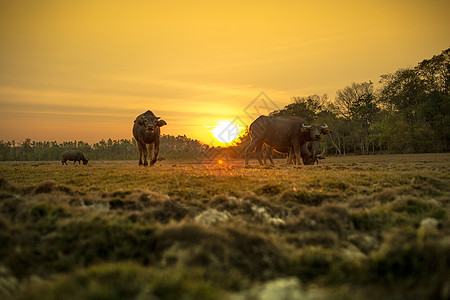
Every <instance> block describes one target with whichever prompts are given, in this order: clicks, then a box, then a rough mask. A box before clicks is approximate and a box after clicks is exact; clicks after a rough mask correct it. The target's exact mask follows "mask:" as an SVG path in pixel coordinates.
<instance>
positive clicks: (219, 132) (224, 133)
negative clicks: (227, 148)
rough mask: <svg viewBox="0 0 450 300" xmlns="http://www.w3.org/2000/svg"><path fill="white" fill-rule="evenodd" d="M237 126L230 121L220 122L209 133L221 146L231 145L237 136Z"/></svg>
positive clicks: (238, 129) (238, 130)
mask: <svg viewBox="0 0 450 300" xmlns="http://www.w3.org/2000/svg"><path fill="white" fill-rule="evenodd" d="M239 132H240V128H239V125H236V124H233V123H232V122H230V121H221V122H219V124H217V125H216V126H214V128H213V129H212V131H211V133H212V135H213V137H214V138H215V139H216V140H217V141H218V142H219V143H221V144H224V145H227V144H230V143H232V142H233V141H234V140H235V139H237V137H238V136H239Z"/></svg>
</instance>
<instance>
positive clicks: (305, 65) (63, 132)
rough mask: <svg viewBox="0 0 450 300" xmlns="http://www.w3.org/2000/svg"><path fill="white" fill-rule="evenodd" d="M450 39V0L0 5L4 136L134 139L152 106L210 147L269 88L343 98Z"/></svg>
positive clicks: (281, 101) (78, 0) (273, 93)
mask: <svg viewBox="0 0 450 300" xmlns="http://www.w3.org/2000/svg"><path fill="white" fill-rule="evenodd" d="M449 46H450V1H448V0H442V1H433V0H425V1H414V0H409V1H392V0H389V1H384V0H377V1H364V0H359V1H282V0H278V1H263V0H260V1H243V0H241V1H213V0H210V1H150V0H141V1H138V0H130V1H115V0H106V1H95V0H73V1H72V0H64V1H62V0H39V1H37V0H28V1H27V0H0V140H13V139H14V140H16V141H17V142H20V141H21V140H24V139H25V138H27V137H29V138H31V139H32V140H36V141H42V140H57V141H59V142H62V141H70V140H82V141H85V142H90V143H92V142H97V141H99V140H101V139H108V138H112V139H121V138H126V139H129V138H131V137H132V134H131V128H132V123H133V121H134V119H135V117H136V116H137V115H139V114H141V113H143V112H145V111H146V110H148V109H150V110H152V111H153V112H154V113H155V114H156V115H157V116H161V117H162V118H163V119H164V120H166V122H167V123H168V126H165V127H163V129H162V132H163V133H166V134H173V135H179V134H180V135H183V134H186V135H187V136H188V137H191V138H196V139H200V140H201V141H203V142H205V143H209V142H211V137H210V134H209V131H210V130H211V126H214V125H216V124H217V123H219V122H220V121H224V120H233V119H235V118H236V117H239V120H240V121H239V122H241V123H242V124H243V125H245V124H249V123H250V122H251V121H252V120H251V118H250V117H249V116H248V114H246V113H245V112H244V109H245V108H246V107H247V106H248V105H249V104H250V103H251V102H252V100H254V99H255V97H257V96H258V95H259V93H260V92H262V91H264V92H265V93H266V94H267V95H268V96H269V97H270V98H271V99H272V100H273V102H274V103H275V104H276V105H277V106H279V107H283V106H284V105H286V104H288V103H289V102H290V98H291V97H293V96H308V95H312V94H325V93H326V94H328V95H329V96H330V97H331V98H333V97H334V96H335V93H336V91H337V90H338V89H341V88H344V87H345V86H346V85H349V84H350V83H351V82H352V81H354V82H362V81H367V80H372V81H374V82H376V81H378V80H379V75H381V74H385V73H391V72H395V71H396V70H397V69H398V68H403V67H408V66H415V65H416V64H417V63H418V62H419V61H421V60H423V59H426V58H431V57H432V56H433V55H436V54H439V53H440V52H441V51H442V50H444V49H446V48H448V47H449ZM261 113H265V114H266V113H267V111H264V110H262V111H261Z"/></svg>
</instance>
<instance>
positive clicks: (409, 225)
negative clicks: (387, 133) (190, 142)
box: [0, 154, 450, 299]
mask: <svg viewBox="0 0 450 300" xmlns="http://www.w3.org/2000/svg"><path fill="white" fill-rule="evenodd" d="M283 164H284V161H281V160H280V161H277V164H276V166H274V167H272V166H266V167H259V166H257V164H256V161H252V165H251V167H249V168H244V167H243V162H242V161H236V162H225V163H224V164H223V165H218V164H211V163H208V164H206V163H205V164H199V163H180V162H173V163H172V162H169V161H163V162H159V163H158V164H157V165H155V166H154V167H145V168H144V167H139V166H138V165H137V161H132V162H131V161H121V162H101V161H90V162H89V164H88V165H86V166H83V165H81V166H78V165H75V166H73V165H69V166H62V165H61V164H60V163H59V162H29V163H23V162H5V163H2V164H1V165H0V297H3V298H5V297H9V298H13V299H271V298H270V297H271V296H270V295H272V294H274V295H276V296H274V298H273V299H281V298H282V297H283V295H285V297H286V299H379V298H384V299H412V298H414V299H446V298H447V297H449V296H450V275H449V274H450V273H449V272H448V270H449V269H450V217H449V210H450V172H449V170H450V154H423V155H386V156H356V157H329V158H327V159H326V160H324V161H321V164H320V165H318V166H317V165H316V166H302V167H300V168H295V167H292V166H291V167H285V166H284V165H283Z"/></svg>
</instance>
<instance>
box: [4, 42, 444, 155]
mask: <svg viewBox="0 0 450 300" xmlns="http://www.w3.org/2000/svg"><path fill="white" fill-rule="evenodd" d="M379 83H380V85H379V87H378V88H377V89H375V87H374V84H373V82H371V81H368V82H361V83H352V84H351V85H349V86H346V87H344V88H343V89H341V90H338V91H337V93H336V97H335V99H334V101H332V100H330V99H329V98H328V96H327V95H322V96H320V95H312V96H308V97H293V98H292V102H291V103H290V104H288V105H286V106H285V107H284V108H283V109H280V110H277V111H273V112H272V113H271V114H270V115H272V116H282V115H289V116H299V117H302V118H304V119H305V120H306V121H307V122H310V123H317V124H327V125H328V127H329V128H331V129H332V133H331V134H330V135H327V136H325V137H324V138H322V147H323V149H324V151H325V153H327V154H328V155H330V154H333V155H349V154H351V155H357V154H363V155H364V154H383V153H424V152H448V151H449V150H450V118H449V112H450V48H449V49H447V50H444V51H442V53H441V54H439V55H435V56H433V57H432V58H431V59H425V60H423V61H422V62H420V63H419V64H418V65H417V66H415V67H413V68H405V69H399V70H398V71H396V72H395V73H392V74H385V75H381V80H380V82H379ZM248 142H249V136H248V133H246V134H245V135H244V136H243V137H241V138H239V139H238V141H237V142H236V143H235V144H234V145H233V146H231V147H228V148H226V149H223V148H218V147H216V148H211V147H209V146H208V145H205V144H203V143H201V142H200V141H197V140H193V139H190V138H188V137H186V136H176V137H175V136H171V135H162V136H161V146H160V158H161V159H168V160H186V159H194V160H195V159H197V160H203V159H215V158H216V157H218V156H225V157H227V158H240V157H242V156H243V154H244V150H245V148H246V146H247V144H248ZM68 149H80V150H81V151H83V153H85V155H86V156H87V157H88V159H93V160H136V159H138V150H137V146H136V141H135V140H134V139H130V140H128V139H121V140H111V139H108V140H107V141H105V140H102V141H100V142H98V143H94V144H92V145H90V144H88V143H85V142H82V141H73V142H63V143H57V142H56V141H54V142H35V141H31V140H30V139H26V140H25V141H21V142H18V143H16V142H15V141H6V142H5V141H0V160H3V161H8V160H32V161H48V160H60V159H61V153H62V152H63V151H64V150H68Z"/></svg>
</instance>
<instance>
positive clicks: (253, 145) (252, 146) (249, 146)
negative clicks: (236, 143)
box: [245, 139, 263, 166]
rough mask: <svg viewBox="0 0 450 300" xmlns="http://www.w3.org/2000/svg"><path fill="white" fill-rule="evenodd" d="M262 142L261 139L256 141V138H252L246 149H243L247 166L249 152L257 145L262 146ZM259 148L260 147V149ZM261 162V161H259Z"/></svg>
mask: <svg viewBox="0 0 450 300" xmlns="http://www.w3.org/2000/svg"><path fill="white" fill-rule="evenodd" d="M262 144H263V142H262V141H258V140H256V139H255V140H252V141H251V143H250V145H248V147H247V149H246V150H245V165H246V166H248V160H249V158H250V153H252V152H253V150H255V148H256V147H257V146H260V147H261V146H262ZM260 150H261V149H260ZM260 163H262V162H260Z"/></svg>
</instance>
